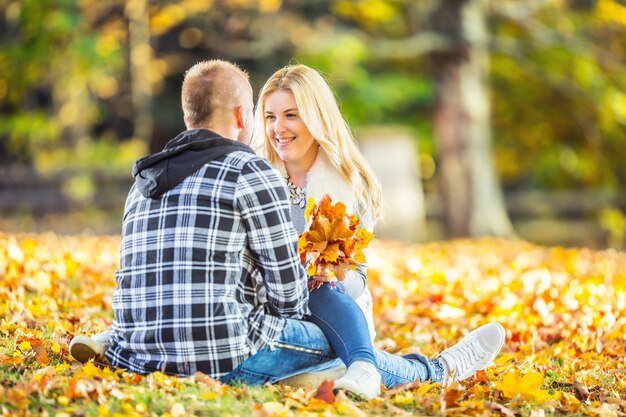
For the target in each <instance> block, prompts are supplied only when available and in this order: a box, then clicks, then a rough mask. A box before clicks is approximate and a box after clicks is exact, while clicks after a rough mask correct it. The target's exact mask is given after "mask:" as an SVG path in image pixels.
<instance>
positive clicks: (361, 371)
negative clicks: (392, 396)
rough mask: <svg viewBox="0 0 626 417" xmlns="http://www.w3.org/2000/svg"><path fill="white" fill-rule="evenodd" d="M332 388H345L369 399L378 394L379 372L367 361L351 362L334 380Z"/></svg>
mask: <svg viewBox="0 0 626 417" xmlns="http://www.w3.org/2000/svg"><path fill="white" fill-rule="evenodd" d="M333 389H335V390H338V389H345V390H347V391H350V392H352V393H353V394H357V395H359V396H361V397H364V398H366V399H368V400H370V399H372V398H375V397H378V396H380V373H379V372H378V369H376V367H375V366H374V365H372V364H371V363H369V362H365V361H356V362H353V363H352V364H351V365H350V366H349V367H348V370H347V371H346V373H345V375H344V376H342V377H341V378H339V379H338V380H336V381H335V384H334V385H333Z"/></svg>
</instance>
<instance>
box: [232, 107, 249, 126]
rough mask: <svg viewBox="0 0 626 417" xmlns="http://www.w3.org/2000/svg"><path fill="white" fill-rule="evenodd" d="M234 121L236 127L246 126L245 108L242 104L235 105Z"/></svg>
mask: <svg viewBox="0 0 626 417" xmlns="http://www.w3.org/2000/svg"><path fill="white" fill-rule="evenodd" d="M234 112H235V123H236V124H237V128H238V129H244V128H245V127H246V116H245V109H244V108H243V106H237V107H235V110H234Z"/></svg>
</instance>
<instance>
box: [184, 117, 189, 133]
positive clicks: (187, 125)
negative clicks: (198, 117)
mask: <svg viewBox="0 0 626 417" xmlns="http://www.w3.org/2000/svg"><path fill="white" fill-rule="evenodd" d="M183 120H184V121H185V127H187V129H189V117H187V115H186V114H185V115H184V116H183Z"/></svg>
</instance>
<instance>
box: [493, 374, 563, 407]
mask: <svg viewBox="0 0 626 417" xmlns="http://www.w3.org/2000/svg"><path fill="white" fill-rule="evenodd" d="M543 384H544V377H543V374H542V373H541V372H536V371H530V372H528V373H526V374H525V375H521V374H520V373H517V372H509V373H507V374H506V375H504V378H502V380H501V381H498V382H496V384H495V386H496V389H498V390H500V391H501V392H502V394H503V395H504V396H505V397H507V398H513V397H515V396H517V395H519V396H521V397H522V398H524V399H528V400H535V401H538V402H545V401H548V400H549V399H550V398H551V396H550V394H549V393H548V392H547V391H544V390H542V389H540V387H541V386H542V385H543Z"/></svg>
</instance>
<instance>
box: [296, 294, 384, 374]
mask: <svg viewBox="0 0 626 417" xmlns="http://www.w3.org/2000/svg"><path fill="white" fill-rule="evenodd" d="M309 310H311V315H310V316H308V317H307V321H310V322H311V323H314V324H316V325H317V327H319V328H320V329H321V330H322V332H323V333H324V335H325V336H326V339H328V342H329V343H330V346H331V348H332V349H333V352H335V355H336V356H339V358H340V359H341V360H342V361H343V363H344V364H345V365H346V366H350V364H352V362H354V361H365V362H369V363H371V364H372V365H374V366H376V357H375V356H374V345H373V344H372V340H371V339H370V334H369V329H368V326H367V321H366V320H365V316H364V315H363V312H362V311H361V309H360V308H359V306H358V305H357V303H356V302H355V301H354V299H353V298H352V297H351V296H350V295H348V294H347V293H346V291H345V289H344V287H343V285H342V284H341V283H339V282H334V283H332V284H330V283H324V284H322V285H321V286H320V287H319V288H316V289H314V290H312V291H311V293H310V294H309Z"/></svg>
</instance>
